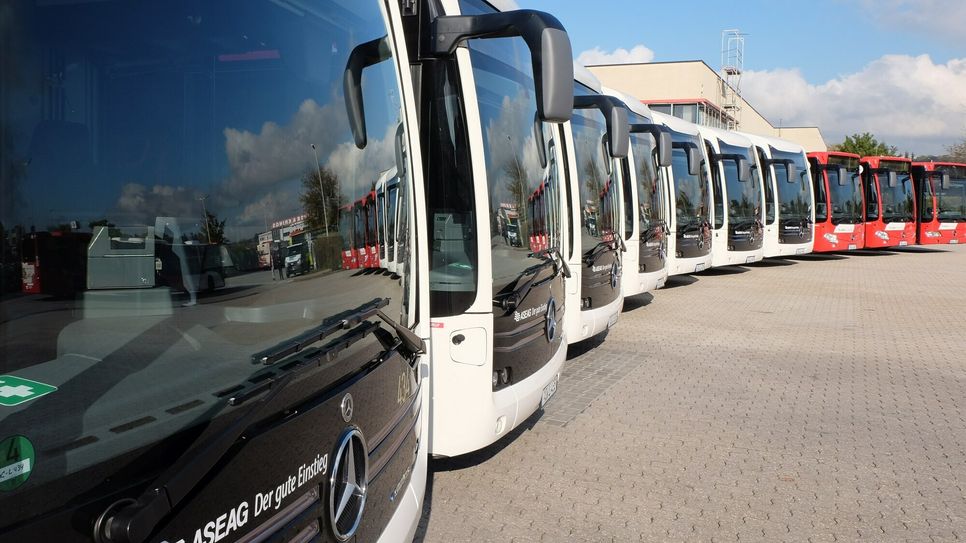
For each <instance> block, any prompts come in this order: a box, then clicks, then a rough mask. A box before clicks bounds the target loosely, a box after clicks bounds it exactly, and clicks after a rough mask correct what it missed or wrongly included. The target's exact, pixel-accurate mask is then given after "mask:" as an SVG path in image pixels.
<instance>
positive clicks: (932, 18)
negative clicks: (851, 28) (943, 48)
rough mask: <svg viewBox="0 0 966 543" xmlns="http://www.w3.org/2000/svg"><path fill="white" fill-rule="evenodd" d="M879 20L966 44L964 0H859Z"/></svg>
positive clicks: (882, 23)
mask: <svg viewBox="0 0 966 543" xmlns="http://www.w3.org/2000/svg"><path fill="white" fill-rule="evenodd" d="M855 1H857V2H858V4H859V5H860V6H861V8H862V10H863V12H864V13H867V14H868V15H869V16H870V17H871V18H872V19H873V20H874V21H876V22H877V23H879V24H881V25H883V26H888V27H893V28H896V29H898V30H904V31H912V32H917V33H925V34H927V35H929V36H934V37H937V38H939V39H942V40H944V41H947V42H949V43H952V44H954V45H964V44H966V34H964V33H963V21H966V2H963V1H962V0H855Z"/></svg>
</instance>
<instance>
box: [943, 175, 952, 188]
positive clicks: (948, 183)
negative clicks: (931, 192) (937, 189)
mask: <svg viewBox="0 0 966 543" xmlns="http://www.w3.org/2000/svg"><path fill="white" fill-rule="evenodd" d="M952 186H953V182H952V180H951V179H950V178H949V172H943V181H942V187H943V190H949V189H950V188H951V187H952Z"/></svg>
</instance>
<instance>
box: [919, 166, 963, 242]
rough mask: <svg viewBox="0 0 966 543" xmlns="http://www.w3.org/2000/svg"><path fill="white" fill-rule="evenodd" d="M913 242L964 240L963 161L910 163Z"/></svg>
mask: <svg viewBox="0 0 966 543" xmlns="http://www.w3.org/2000/svg"><path fill="white" fill-rule="evenodd" d="M912 179H913V184H914V185H915V188H916V206H917V207H918V209H919V213H917V214H916V224H917V225H918V227H917V228H916V242H917V243H919V244H921V245H931V244H937V243H966V164H961V163H956V162H913V163H912Z"/></svg>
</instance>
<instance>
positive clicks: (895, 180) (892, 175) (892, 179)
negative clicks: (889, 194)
mask: <svg viewBox="0 0 966 543" xmlns="http://www.w3.org/2000/svg"><path fill="white" fill-rule="evenodd" d="M886 175H887V176H888V179H889V188H890V189H891V188H895V186H896V185H898V184H899V176H898V175H896V172H894V171H892V170H889V173H888V174H886Z"/></svg>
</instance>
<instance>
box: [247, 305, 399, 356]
mask: <svg viewBox="0 0 966 543" xmlns="http://www.w3.org/2000/svg"><path fill="white" fill-rule="evenodd" d="M387 305H389V298H374V299H373V300H371V301H369V302H366V303H364V304H362V305H360V306H359V307H357V308H355V309H352V310H349V311H346V312H344V313H341V314H339V315H334V316H333V317H331V318H330V319H328V320H329V322H327V323H324V324H321V325H319V326H316V327H314V328H311V329H309V330H307V331H305V332H303V333H301V334H299V335H297V336H295V337H293V338H291V339H287V340H285V341H283V342H281V343H279V344H277V345H275V346H274V347H270V348H268V349H265V350H264V351H261V352H259V353H256V354H253V355H252V362H254V363H256V364H266V365H270V364H274V363H276V362H278V361H279V360H281V359H283V358H286V357H288V356H290V355H293V354H295V353H297V352H299V351H301V350H302V349H304V348H305V347H308V346H309V345H311V344H313V343H318V342H319V341H322V340H323V339H325V338H327V337H329V336H331V335H332V334H334V333H336V332H338V331H339V330H348V329H349V328H352V327H353V326H355V325H357V324H359V323H360V322H361V321H364V320H366V319H368V318H370V317H372V316H375V315H376V314H377V313H379V312H380V311H379V310H380V309H382V308H383V307H386V306H387Z"/></svg>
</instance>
